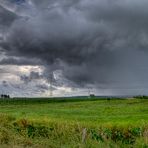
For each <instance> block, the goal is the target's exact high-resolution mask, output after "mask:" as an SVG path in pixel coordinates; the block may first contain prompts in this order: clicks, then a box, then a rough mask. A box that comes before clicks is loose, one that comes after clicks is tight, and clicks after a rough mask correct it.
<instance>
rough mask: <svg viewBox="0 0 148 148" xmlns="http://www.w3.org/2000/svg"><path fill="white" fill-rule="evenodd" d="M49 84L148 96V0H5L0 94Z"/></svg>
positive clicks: (35, 90)
mask: <svg viewBox="0 0 148 148" xmlns="http://www.w3.org/2000/svg"><path fill="white" fill-rule="evenodd" d="M50 83H52V86H51V85H50ZM49 88H50V89H52V92H53V94H54V95H55V96H59V95H61V96H64V95H86V94H88V90H90V91H91V92H92V93H95V94H97V95H141V94H148V1H147V0H0V93H9V94H10V95H12V96H49V95H50V91H49Z"/></svg>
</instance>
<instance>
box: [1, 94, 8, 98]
mask: <svg viewBox="0 0 148 148" xmlns="http://www.w3.org/2000/svg"><path fill="white" fill-rule="evenodd" d="M0 97H1V98H3V99H5V98H10V96H9V95H6V94H1V96H0Z"/></svg>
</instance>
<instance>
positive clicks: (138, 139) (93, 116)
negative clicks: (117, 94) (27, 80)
mask: <svg viewBox="0 0 148 148" xmlns="http://www.w3.org/2000/svg"><path fill="white" fill-rule="evenodd" d="M0 145H1V146H0V147H17V148H18V147H35V148H40V147H42V148H44V147H45V148H46V147H47V148H50V147H51V148H66V147H67V148H87V147H88V148H91V147H92V148H95V147H96V148H98V147H101V148H114V147H116V148H118V147H121V148H122V147H123V148H124V147H125V148H128V147H129V148H131V147H135V148H137V147H139V148H148V99H143V98H140V99H85V100H84V99H56V100H55V99H27V100H26V99H23V100H20V99H15V100H1V101H0Z"/></svg>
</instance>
